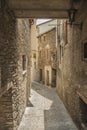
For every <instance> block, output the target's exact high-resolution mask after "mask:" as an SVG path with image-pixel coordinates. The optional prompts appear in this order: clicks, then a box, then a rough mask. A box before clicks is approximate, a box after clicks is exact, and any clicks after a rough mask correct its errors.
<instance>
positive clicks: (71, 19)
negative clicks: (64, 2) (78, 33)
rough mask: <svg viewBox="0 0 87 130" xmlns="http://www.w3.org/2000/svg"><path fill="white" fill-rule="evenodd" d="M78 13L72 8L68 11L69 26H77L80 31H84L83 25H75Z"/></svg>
mask: <svg viewBox="0 0 87 130" xmlns="http://www.w3.org/2000/svg"><path fill="white" fill-rule="evenodd" d="M76 13H77V9H75V8H73V7H72V8H70V9H68V17H69V24H70V25H76V26H78V27H79V29H80V30H82V27H83V23H82V22H81V23H75V16H76Z"/></svg>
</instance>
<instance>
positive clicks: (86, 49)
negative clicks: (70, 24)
mask: <svg viewBox="0 0 87 130" xmlns="http://www.w3.org/2000/svg"><path fill="white" fill-rule="evenodd" d="M84 58H87V43H84Z"/></svg>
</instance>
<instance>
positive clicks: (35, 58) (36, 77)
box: [31, 19, 39, 82]
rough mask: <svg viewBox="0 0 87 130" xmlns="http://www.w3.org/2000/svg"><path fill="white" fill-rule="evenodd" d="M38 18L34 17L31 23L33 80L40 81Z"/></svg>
mask: <svg viewBox="0 0 87 130" xmlns="http://www.w3.org/2000/svg"><path fill="white" fill-rule="evenodd" d="M36 20H37V19H33V22H32V25H31V82H32V81H37V82H38V81H39V75H38V39H37V28H36Z"/></svg>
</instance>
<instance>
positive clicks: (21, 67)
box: [0, 7, 30, 130]
mask: <svg viewBox="0 0 87 130" xmlns="http://www.w3.org/2000/svg"><path fill="white" fill-rule="evenodd" d="M0 19H1V20H0V130H17V128H18V125H19V124H20V121H21V118H22V115H23V113H24V111H25V107H26V105H27V103H28V97H29V85H30V81H29V79H30V37H29V36H30V29H29V28H30V27H29V20H28V19H16V18H15V16H14V13H13V12H12V11H11V10H9V9H8V8H7V7H5V8H4V9H2V10H1V12H0Z"/></svg>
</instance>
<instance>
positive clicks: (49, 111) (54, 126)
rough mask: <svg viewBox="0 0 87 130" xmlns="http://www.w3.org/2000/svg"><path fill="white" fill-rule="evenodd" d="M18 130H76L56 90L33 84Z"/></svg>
mask: <svg viewBox="0 0 87 130" xmlns="http://www.w3.org/2000/svg"><path fill="white" fill-rule="evenodd" d="M19 130H77V128H76V126H75V124H74V123H73V121H72V119H71V117H70V116H69V114H68V112H67V110H66V109H65V107H64V105H63V103H62V101H61V100H60V98H59V97H58V95H57V93H56V90H55V89H54V88H50V87H47V86H44V85H42V84H39V83H36V82H33V83H32V89H31V97H30V104H29V107H27V108H26V111H25V114H24V116H23V119H22V122H21V124H20V126H19Z"/></svg>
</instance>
